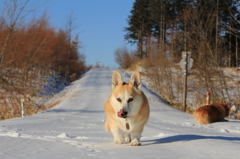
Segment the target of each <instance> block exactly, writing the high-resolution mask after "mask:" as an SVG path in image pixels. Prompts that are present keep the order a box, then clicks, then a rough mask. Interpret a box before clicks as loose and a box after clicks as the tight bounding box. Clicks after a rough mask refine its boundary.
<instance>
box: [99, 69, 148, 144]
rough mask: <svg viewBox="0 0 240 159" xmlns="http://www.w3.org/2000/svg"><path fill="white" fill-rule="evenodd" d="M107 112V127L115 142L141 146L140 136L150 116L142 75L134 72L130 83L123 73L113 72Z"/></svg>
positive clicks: (106, 106)
mask: <svg viewBox="0 0 240 159" xmlns="http://www.w3.org/2000/svg"><path fill="white" fill-rule="evenodd" d="M104 109H105V113H106V122H105V129H106V130H107V131H110V132H111V133H112V135H113V137H114V142H115V143H117V144H123V143H124V142H131V146H140V145H141V143H140V137H141V134H142V131H143V127H144V125H145V124H146V123H147V120H148V117H149V105H148V100H147V98H146V96H145V95H144V93H143V92H142V91H141V76H140V73H139V72H138V71H135V72H133V74H132V75H131V77H130V80H129V83H125V82H123V80H122V77H121V74H120V73H119V72H118V71H114V72H113V74H112V94H111V95H110V96H109V97H108V99H107V101H106V103H105V105H104Z"/></svg>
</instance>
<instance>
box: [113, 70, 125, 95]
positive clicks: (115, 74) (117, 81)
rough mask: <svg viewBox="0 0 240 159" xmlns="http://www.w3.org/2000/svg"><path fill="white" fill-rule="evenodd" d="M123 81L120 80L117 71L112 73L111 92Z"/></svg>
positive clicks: (120, 77)
mask: <svg viewBox="0 0 240 159" xmlns="http://www.w3.org/2000/svg"><path fill="white" fill-rule="evenodd" d="M122 83H123V80H122V76H121V74H120V73H119V71H113V74H112V90H114V89H115V88H116V87H117V85H119V84H122Z"/></svg>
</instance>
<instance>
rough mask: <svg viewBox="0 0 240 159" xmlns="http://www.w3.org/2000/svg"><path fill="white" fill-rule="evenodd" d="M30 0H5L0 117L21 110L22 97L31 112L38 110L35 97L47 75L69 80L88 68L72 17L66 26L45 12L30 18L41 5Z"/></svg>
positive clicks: (1, 31) (1, 22) (0, 39)
mask: <svg viewBox="0 0 240 159" xmlns="http://www.w3.org/2000/svg"><path fill="white" fill-rule="evenodd" d="M30 2H31V1H30V0H11V1H7V0H5V1H2V8H1V9H2V14H1V15H0V35H1V36H0V105H1V106H0V118H3V119H5V118H10V117H11V116H18V115H19V114H20V110H21V108H20V103H19V101H20V98H25V99H26V100H25V101H28V102H26V105H28V106H26V108H27V109H29V112H28V113H29V114H31V112H36V111H38V109H39V106H38V105H37V104H36V103H35V101H34V100H32V99H33V98H34V97H35V96H36V94H37V93H39V92H38V91H39V90H38V89H39V86H40V85H41V84H42V83H44V82H46V77H50V76H52V75H53V74H58V75H60V76H61V77H62V78H64V79H65V83H69V82H71V81H73V80H75V79H76V78H77V76H78V75H79V74H80V72H81V71H85V70H86V64H85V56H84V54H82V53H81V52H79V48H80V42H79V40H78V35H76V36H73V35H72V31H73V27H72V23H73V21H72V19H71V18H69V19H68V20H66V21H67V23H68V24H67V27H66V29H56V27H55V26H52V25H51V24H50V22H49V19H48V16H47V14H46V13H43V14H42V16H40V17H39V18H29V17H30V16H31V15H34V14H33V12H34V11H36V9H37V8H38V7H39V6H33V5H32V4H31V3H30ZM27 17H28V18H27ZM29 19H30V20H29ZM6 114H8V115H6Z"/></svg>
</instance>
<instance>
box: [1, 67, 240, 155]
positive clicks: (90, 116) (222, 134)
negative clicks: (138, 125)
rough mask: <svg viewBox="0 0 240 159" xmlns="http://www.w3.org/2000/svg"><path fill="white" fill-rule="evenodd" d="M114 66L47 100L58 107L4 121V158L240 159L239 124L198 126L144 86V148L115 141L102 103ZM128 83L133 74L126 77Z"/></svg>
mask: <svg viewBox="0 0 240 159" xmlns="http://www.w3.org/2000/svg"><path fill="white" fill-rule="evenodd" d="M112 72H113V69H111V68H94V69H91V70H90V71H88V72H87V73H86V74H85V75H84V76H83V77H82V78H81V79H80V80H78V81H76V82H74V83H72V84H71V85H69V86H68V87H66V88H65V89H64V90H63V91H61V92H60V93H59V94H58V95H56V96H55V97H53V98H52V100H50V101H49V103H51V102H55V101H61V102H59V103H58V104H57V105H56V106H55V107H54V108H52V109H50V110H47V111H43V112H40V113H38V114H35V115H33V116H28V117H23V118H14V119H9V120H5V121H0V158H4V159H16V158H17V159H32V158H45V159H66V158H67V159H79V158H104V159H107V158H110V159H111V158H114V159H118V158H119V159H120V158H127V159H128V158H129V159H132V158H134V157H137V158H144V159H145V158H161V159H164V158H172V159H174V158H178V159H181V158H184V159H188V158H189V159H193V158H194V159H200V158H211V159H214V158H217V159H225V158H228V159H237V158H239V157H240V153H239V147H240V121H238V120H230V121H229V122H218V123H213V124H210V125H207V126H203V125H198V124H197V123H196V121H195V120H194V119H193V117H192V115H191V114H186V113H183V112H180V111H178V110H175V109H173V108H171V107H170V106H169V105H167V104H166V103H164V102H163V101H162V100H161V98H159V97H158V96H156V94H155V93H153V92H151V91H149V90H148V89H147V87H145V86H143V87H142V89H143V92H144V93H145V94H146V96H147V97H148V99H149V103H150V108H151V112H150V118H149V121H148V123H147V125H146V126H145V129H144V132H143V134H142V138H141V143H142V146H139V147H131V146H130V144H129V143H126V144H122V145H117V144H115V143H113V137H112V135H111V133H109V132H106V131H105V130H104V128H103V127H104V122H105V113H104V110H103V105H104V102H105V100H106V99H107V97H108V96H109V95H110V93H111V75H112ZM122 75H123V80H124V81H126V82H128V79H129V76H128V75H127V74H123V72H122Z"/></svg>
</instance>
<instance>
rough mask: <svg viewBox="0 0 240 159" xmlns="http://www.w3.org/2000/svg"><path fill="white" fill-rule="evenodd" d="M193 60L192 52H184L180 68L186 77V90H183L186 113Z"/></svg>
mask: <svg viewBox="0 0 240 159" xmlns="http://www.w3.org/2000/svg"><path fill="white" fill-rule="evenodd" d="M192 65H193V59H192V58H191V52H185V51H183V52H182V59H181V61H180V67H181V68H182V69H183V75H184V90H183V108H184V111H185V112H186V108H187V104H186V103H187V102H186V101H187V76H189V75H190V72H189V70H190V69H191V68H192Z"/></svg>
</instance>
